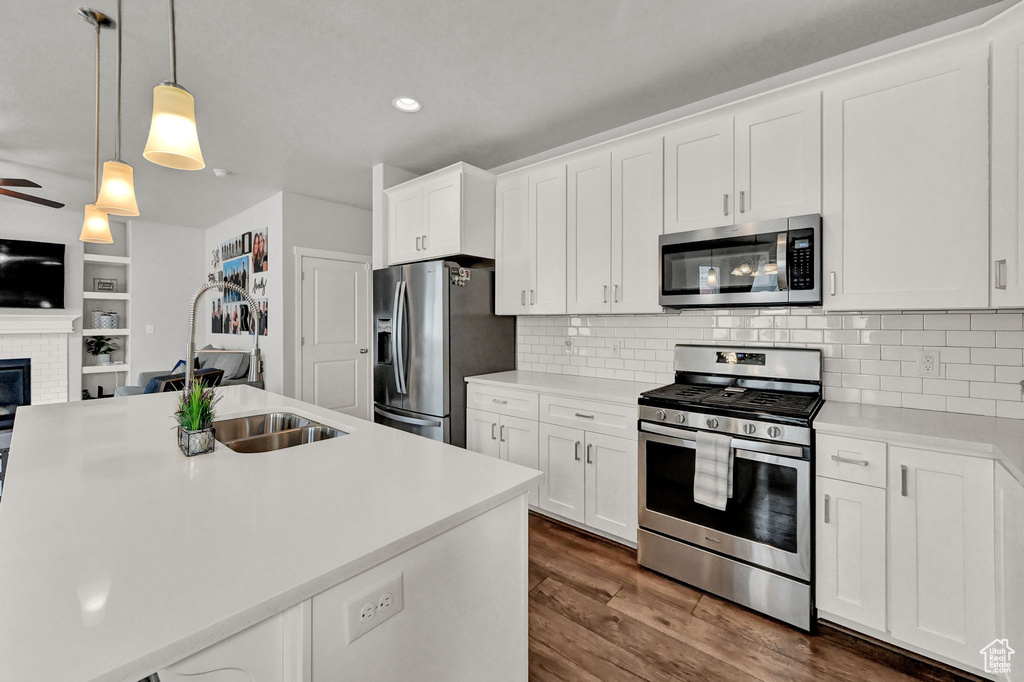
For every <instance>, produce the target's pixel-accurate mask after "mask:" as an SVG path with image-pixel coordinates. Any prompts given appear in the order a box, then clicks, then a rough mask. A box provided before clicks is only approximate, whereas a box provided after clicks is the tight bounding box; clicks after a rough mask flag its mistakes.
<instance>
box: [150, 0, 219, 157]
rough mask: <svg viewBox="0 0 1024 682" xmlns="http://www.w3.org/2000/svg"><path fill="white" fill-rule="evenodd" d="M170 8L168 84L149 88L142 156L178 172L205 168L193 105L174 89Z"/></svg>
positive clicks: (186, 93)
mask: <svg viewBox="0 0 1024 682" xmlns="http://www.w3.org/2000/svg"><path fill="white" fill-rule="evenodd" d="M170 6H171V80H170V81H166V82H164V83H161V84H160V85H158V86H156V87H155V88H153V122H152V123H151V124H150V127H149V139H148V140H147V141H146V150H145V151H144V152H142V155H143V156H144V157H145V158H146V159H147V160H148V161H152V162H153V163H155V164H157V165H158V166H166V167H167V168H176V169H178V170H199V169H200V168H205V167H206V162H205V161H203V153H202V151H200V149H199V134H198V133H197V132H196V101H195V98H193V97H192V95H191V94H190V93H189V91H188V90H186V89H185V88H183V87H181V86H180V85H178V58H177V52H176V46H175V39H174V0H170Z"/></svg>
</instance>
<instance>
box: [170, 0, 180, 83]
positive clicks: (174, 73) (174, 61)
mask: <svg viewBox="0 0 1024 682" xmlns="http://www.w3.org/2000/svg"><path fill="white" fill-rule="evenodd" d="M170 5H171V82H172V83H173V84H174V85H177V84H178V56H177V49H176V46H175V44H174V0H170Z"/></svg>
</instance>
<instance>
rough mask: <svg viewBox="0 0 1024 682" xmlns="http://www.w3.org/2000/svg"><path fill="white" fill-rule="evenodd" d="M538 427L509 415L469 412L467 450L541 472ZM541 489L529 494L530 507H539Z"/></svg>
mask: <svg viewBox="0 0 1024 682" xmlns="http://www.w3.org/2000/svg"><path fill="white" fill-rule="evenodd" d="M538 438H539V425H538V424H537V422H536V421H534V420H530V419H522V418H519V417H510V416H508V415H503V414H496V413H493V412H484V411H482V410H474V409H468V410H466V449H467V450H472V451H473V452H479V453H480V454H482V455H487V456H488V457H496V458H498V459H503V460H505V461H507V462H512V463H513V464H521V465H522V466H525V467H529V468H531V469H539V468H540V460H539V454H538V445H539V441H538ZM539 493H540V491H539V488H538V487H534V488H532V489H531V490H530V504H532V505H534V506H537V503H538V501H539V498H538V495H539Z"/></svg>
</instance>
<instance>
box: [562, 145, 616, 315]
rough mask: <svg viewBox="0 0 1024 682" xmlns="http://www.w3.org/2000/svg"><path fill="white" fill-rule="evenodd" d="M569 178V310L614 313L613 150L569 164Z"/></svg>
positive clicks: (567, 227)
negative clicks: (612, 309)
mask: <svg viewBox="0 0 1024 682" xmlns="http://www.w3.org/2000/svg"><path fill="white" fill-rule="evenodd" d="M566 178H567V180H566V182H567V185H568V211H567V218H566V220H567V223H566V239H567V245H566V254H567V259H566V297H567V298H566V312H569V313H602V312H603V313H607V312H611V308H612V305H611V301H612V299H611V293H612V292H611V288H612V284H611V279H612V272H611V270H612V168H611V154H610V153H609V152H608V151H603V152H600V153H598V154H595V155H593V156H589V157H587V158H583V159H580V160H578V161H573V162H571V163H569V165H568V167H567V169H566Z"/></svg>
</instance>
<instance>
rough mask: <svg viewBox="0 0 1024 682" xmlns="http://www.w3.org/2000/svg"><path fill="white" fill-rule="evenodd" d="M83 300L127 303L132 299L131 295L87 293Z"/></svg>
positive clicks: (104, 292) (108, 292)
mask: <svg viewBox="0 0 1024 682" xmlns="http://www.w3.org/2000/svg"><path fill="white" fill-rule="evenodd" d="M82 298H84V299H86V300H89V299H94V300H105V301H127V300H129V299H131V294H121V293H117V292H113V291H86V292H85V293H84V294H82Z"/></svg>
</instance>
